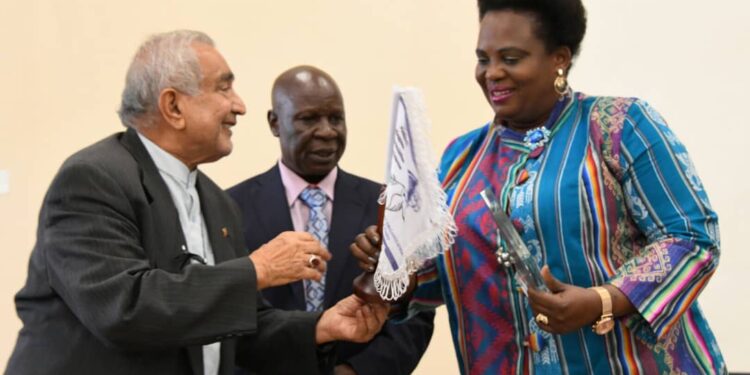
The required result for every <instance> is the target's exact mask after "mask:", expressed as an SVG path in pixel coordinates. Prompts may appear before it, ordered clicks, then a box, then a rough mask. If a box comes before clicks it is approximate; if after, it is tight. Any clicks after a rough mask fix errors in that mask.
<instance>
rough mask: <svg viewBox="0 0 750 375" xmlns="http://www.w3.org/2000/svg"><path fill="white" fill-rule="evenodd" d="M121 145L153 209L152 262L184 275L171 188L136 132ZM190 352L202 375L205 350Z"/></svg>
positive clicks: (191, 349)
mask: <svg viewBox="0 0 750 375" xmlns="http://www.w3.org/2000/svg"><path fill="white" fill-rule="evenodd" d="M121 143H122V145H123V146H124V147H125V148H126V149H127V150H128V151H129V152H130V154H131V155H133V158H134V159H135V160H136V161H137V162H138V165H139V167H140V173H141V183H142V184H143V189H144V191H145V193H146V197H147V198H148V200H149V204H150V206H151V223H147V225H146V227H145V228H147V229H145V230H148V231H151V232H152V233H151V235H148V236H146V235H144V236H143V241H144V247H145V248H147V249H156V251H155V253H153V254H149V256H151V257H152V258H151V261H152V262H155V263H156V267H157V268H160V269H163V270H165V271H168V272H174V273H176V272H180V270H181V269H182V266H183V265H184V264H185V260H186V252H187V247H186V246H185V242H186V241H185V235H184V234H183V233H182V226H180V218H179V217H178V216H177V209H176V208H175V206H174V201H173V200H172V195H171V194H170V193H169V188H167V185H166V184H165V183H164V180H163V179H162V178H161V175H160V174H159V170H158V169H156V165H155V164H154V161H153V160H152V159H151V156H150V155H149V154H148V151H146V147H145V146H144V145H143V143H141V140H140V138H138V134H137V133H136V132H135V130H133V129H132V128H128V130H127V131H126V132H125V134H123V136H122V139H121ZM187 352H188V356H189V357H190V365H191V367H192V368H193V373H195V374H202V373H203V349H202V347H201V346H192V347H188V348H187Z"/></svg>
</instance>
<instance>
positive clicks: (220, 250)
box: [195, 171, 237, 264]
mask: <svg viewBox="0 0 750 375" xmlns="http://www.w3.org/2000/svg"><path fill="white" fill-rule="evenodd" d="M195 184H196V189H197V190H198V195H199V196H200V200H201V212H202V213H203V220H204V221H205V222H206V230H207V231H208V240H209V242H211V250H212V251H213V253H214V261H215V263H216V264H219V263H221V262H224V261H227V260H230V259H234V258H236V257H237V253H236V252H235V249H234V248H233V247H232V241H231V237H232V236H235V235H236V234H235V233H230V232H229V230H230V228H231V226H230V225H228V223H227V218H228V217H229V213H228V212H221V208H222V207H225V206H226V205H225V204H223V203H222V202H221V201H220V200H219V199H220V196H221V194H224V193H223V192H222V191H221V190H216V189H212V188H211V185H212V184H211V183H210V182H209V181H208V177H206V175H204V174H203V173H201V172H200V171H199V172H198V178H197V181H196V182H195ZM212 190H215V191H212Z"/></svg>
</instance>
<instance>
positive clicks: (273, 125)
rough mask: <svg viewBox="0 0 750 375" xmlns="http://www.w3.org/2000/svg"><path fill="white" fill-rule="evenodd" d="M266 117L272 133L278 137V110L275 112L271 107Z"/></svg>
mask: <svg viewBox="0 0 750 375" xmlns="http://www.w3.org/2000/svg"><path fill="white" fill-rule="evenodd" d="M266 119H267V120H268V127H269V128H270V129H271V134H273V136H274V137H278V136H279V116H277V115H276V112H274V111H273V109H269V110H268V113H266Z"/></svg>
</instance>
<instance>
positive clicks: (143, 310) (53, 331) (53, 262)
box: [7, 31, 386, 374]
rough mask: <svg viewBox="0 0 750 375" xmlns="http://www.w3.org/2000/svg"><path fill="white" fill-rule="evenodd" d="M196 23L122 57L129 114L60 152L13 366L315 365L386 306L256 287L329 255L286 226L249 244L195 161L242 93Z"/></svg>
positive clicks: (153, 369)
mask: <svg viewBox="0 0 750 375" xmlns="http://www.w3.org/2000/svg"><path fill="white" fill-rule="evenodd" d="M233 79H234V76H233V74H232V71H231V70H230V69H229V66H228V65H227V63H226V61H224V58H223V57H222V56H221V54H219V52H218V51H217V50H216V49H215V48H214V45H213V42H212V41H211V39H210V38H209V37H208V36H206V35H205V34H202V33H199V32H193V31H175V32H170V33H165V34H160V35H156V36H154V37H152V38H151V39H149V40H148V41H147V42H145V43H144V44H143V45H142V46H141V48H140V49H139V51H138V52H137V54H136V56H135V58H134V59H133V62H132V64H131V66H130V69H129V70H128V75H127V82H126V86H125V90H124V92H123V95H122V105H121V108H120V112H119V114H120V118H121V120H122V122H123V123H124V124H125V125H126V126H127V127H128V129H127V130H126V131H125V132H124V133H118V134H115V135H112V136H110V137H108V138H105V139H104V140H102V141H100V142H98V143H96V144H94V145H92V146H89V147H87V148H85V149H83V150H81V151H80V152H78V153H76V154H75V155H73V156H71V157H70V158H69V159H68V160H67V161H65V163H64V164H63V166H62V167H61V168H60V171H59V172H58V174H57V175H56V176H55V178H54V180H53V181H52V185H51V186H50V188H49V191H48V192H47V195H46V197H45V199H44V203H43V206H42V211H41V214H40V219H39V228H38V232H37V243H36V245H35V247H34V250H33V252H32V254H31V261H30V263H29V274H28V280H27V282H26V285H25V286H24V288H23V289H22V290H21V291H20V292H19V293H18V294H17V296H16V306H17V310H18V315H19V316H20V318H21V320H22V321H23V323H24V326H23V328H22V329H21V332H20V333H19V336H18V342H17V344H16V348H15V351H14V352H13V354H12V356H11V359H10V362H9V364H8V367H7V372H8V373H9V374H231V373H232V372H233V369H234V366H235V362H237V363H239V364H241V365H246V366H249V367H250V368H252V369H253V370H254V371H259V372H267V373H274V374H284V373H286V374H304V373H318V371H319V370H321V369H323V368H325V366H326V365H327V362H330V358H329V357H330V353H329V351H330V348H329V345H321V344H324V343H326V342H330V341H333V340H352V341H366V340H369V339H370V338H372V336H373V335H374V334H375V333H376V332H377V331H378V330H379V329H380V327H381V325H382V324H383V321H384V320H385V315H386V308H385V307H384V306H378V305H375V306H371V305H366V304H364V303H363V302H362V301H361V300H359V299H357V298H356V297H353V296H351V297H348V298H347V299H344V300H343V301H341V302H340V303H338V304H337V305H335V306H334V307H332V308H331V309H329V310H326V311H324V312H322V313H306V312H287V311H281V310H276V309H271V308H269V307H268V306H266V305H265V304H264V302H262V298H261V297H260V295H259V290H262V289H265V288H269V287H273V286H278V285H282V284H285V283H288V282H292V281H296V280H299V279H311V280H319V279H320V278H321V273H322V272H323V271H324V270H325V267H326V265H325V260H327V259H329V258H330V254H328V252H327V251H326V250H325V249H324V248H323V247H322V246H321V244H320V243H319V242H318V241H317V240H315V239H314V238H313V237H312V236H311V235H309V234H306V233H282V234H280V235H279V236H277V237H276V238H274V239H272V240H270V241H268V243H266V244H265V245H263V246H260V248H259V249H257V251H255V252H253V253H252V255H250V256H248V255H247V251H246V249H245V247H244V239H243V237H242V230H241V227H240V214H239V212H238V210H237V208H236V206H235V205H234V203H233V202H232V201H231V199H230V198H229V197H228V196H227V195H226V194H225V193H224V192H222V191H221V189H219V187H218V186H216V185H215V184H214V183H213V182H212V181H211V180H210V179H209V178H208V177H206V176H205V175H204V174H202V173H201V172H200V171H198V170H197V166H198V165H199V164H201V163H207V162H211V161H215V160H218V159H220V158H222V157H223V156H226V155H228V154H229V153H230V152H231V150H232V142H231V135H232V131H231V128H232V126H234V125H235V123H236V119H237V116H239V115H242V114H244V113H245V106H244V104H243V102H242V100H241V99H240V97H239V96H238V95H237V94H236V93H235V92H234V90H233V88H232V82H233Z"/></svg>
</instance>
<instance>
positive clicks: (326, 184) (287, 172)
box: [279, 160, 339, 207]
mask: <svg viewBox="0 0 750 375" xmlns="http://www.w3.org/2000/svg"><path fill="white" fill-rule="evenodd" d="M338 171H339V168H338V166H336V167H334V168H333V169H332V170H331V171H330V172H328V175H326V176H325V177H324V178H323V179H322V180H320V182H318V183H317V184H315V185H313V186H317V187H319V188H320V189H321V190H323V192H324V193H326V197H328V199H329V200H330V201H332V202H333V187H334V185H336V176H338ZM279 173H280V174H281V183H282V184H283V185H284V190H286V201H287V202H289V206H290V207H291V206H292V205H293V204H294V201H296V200H297V198H299V195H300V193H302V190H305V188H306V187H308V186H310V185H312V184H310V183H309V182H307V181H305V179H304V178H302V177H300V176H299V175H297V174H296V173H294V172H293V171H292V170H291V169H289V167H287V166H286V165H284V163H282V162H281V160H279Z"/></svg>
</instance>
